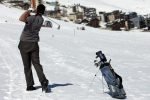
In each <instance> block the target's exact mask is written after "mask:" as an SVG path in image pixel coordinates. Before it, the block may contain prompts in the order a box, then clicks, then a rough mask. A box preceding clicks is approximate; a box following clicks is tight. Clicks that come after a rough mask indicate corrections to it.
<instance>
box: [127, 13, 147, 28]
mask: <svg viewBox="0 0 150 100" xmlns="http://www.w3.org/2000/svg"><path fill="white" fill-rule="evenodd" d="M126 16H127V17H126V19H127V20H130V21H131V23H133V25H134V27H136V28H138V29H140V28H144V27H146V23H145V19H144V17H143V16H141V15H137V13H136V12H131V13H128V14H126Z"/></svg>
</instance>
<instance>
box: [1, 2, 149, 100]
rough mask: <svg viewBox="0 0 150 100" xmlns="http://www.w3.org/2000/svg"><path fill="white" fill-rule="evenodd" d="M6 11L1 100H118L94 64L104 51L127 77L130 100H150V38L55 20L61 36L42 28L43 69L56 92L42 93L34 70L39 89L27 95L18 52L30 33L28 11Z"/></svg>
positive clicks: (127, 91)
mask: <svg viewBox="0 0 150 100" xmlns="http://www.w3.org/2000/svg"><path fill="white" fill-rule="evenodd" d="M0 8H1V9H0V12H1V13H0V43H1V44H0V81H1V82H0V100H115V99H113V98H111V97H110V96H109V95H108V94H107V92H108V89H107V87H106V83H105V85H104V91H105V93H103V85H102V76H101V73H100V72H99V71H98V69H97V68H96V67H95V66H94V64H93V61H94V59H95V52H97V51H99V50H102V51H103V52H104V53H105V55H106V57H107V58H108V59H112V62H111V64H112V66H113V68H114V69H115V71H116V72H117V73H118V74H119V75H121V76H122V78H123V85H124V88H125V91H126V93H127V100H149V98H150V86H149V84H150V74H149V72H150V67H149V66H150V63H149V59H150V50H149V49H150V44H149V43H150V34H149V32H145V33H144V32H140V31H139V30H135V31H130V32H125V31H108V30H100V29H95V28H90V27H85V29H86V30H85V31H83V30H77V27H82V26H81V25H77V24H73V23H66V22H62V21H57V20H55V21H56V22H58V23H59V24H60V25H61V27H60V30H58V29H57V28H56V27H54V28H44V27H42V29H41V31H40V42H39V45H40V60H41V64H42V65H43V69H44V72H45V74H46V77H47V78H48V79H49V81H50V84H49V85H51V87H52V92H51V93H46V94H45V93H42V91H41V88H40V84H39V81H38V78H37V75H36V72H35V70H34V68H33V75H34V78H35V86H36V87H38V88H39V89H38V90H36V91H32V92H27V91H26V84H25V78H24V71H23V64H22V60H21V56H20V53H19V50H18V47H17V46H18V43H19V37H20V35H21V32H22V29H23V27H24V24H23V23H21V22H19V21H18V17H19V16H20V15H21V13H22V12H23V11H21V10H18V9H15V8H9V7H5V6H3V5H1V4H0ZM6 12H7V13H6ZM6 20H7V22H6ZM97 72H98V73H97ZM95 73H97V77H95V78H94V75H95Z"/></svg>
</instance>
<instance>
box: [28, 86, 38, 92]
mask: <svg viewBox="0 0 150 100" xmlns="http://www.w3.org/2000/svg"><path fill="white" fill-rule="evenodd" d="M33 90H36V88H35V87H33V86H28V87H27V91H33Z"/></svg>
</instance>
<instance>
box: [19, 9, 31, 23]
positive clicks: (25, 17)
mask: <svg viewBox="0 0 150 100" xmlns="http://www.w3.org/2000/svg"><path fill="white" fill-rule="evenodd" d="M29 16H30V11H25V12H24V13H23V14H22V15H21V16H20V18H19V20H20V21H22V22H26V21H27V17H29Z"/></svg>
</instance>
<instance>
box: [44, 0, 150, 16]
mask: <svg viewBox="0 0 150 100" xmlns="http://www.w3.org/2000/svg"><path fill="white" fill-rule="evenodd" d="M46 1H55V0H46ZM59 2H60V3H61V4H65V5H70V4H81V5H86V6H89V7H96V8H97V10H99V11H112V10H123V11H125V12H131V11H136V12H138V13H139V14H149V13H150V5H149V4H150V1H149V0H59Z"/></svg>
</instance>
